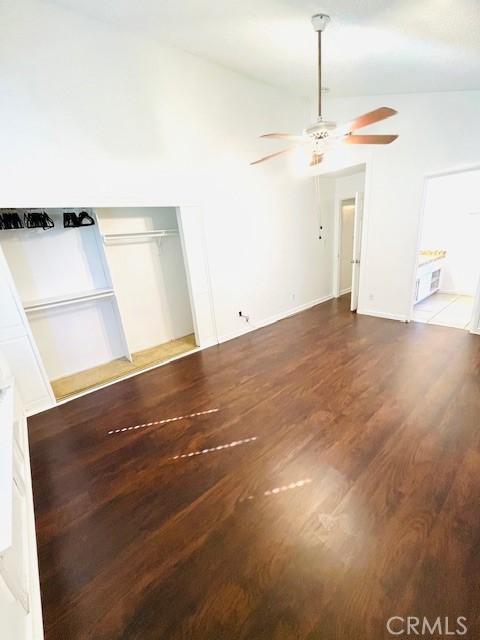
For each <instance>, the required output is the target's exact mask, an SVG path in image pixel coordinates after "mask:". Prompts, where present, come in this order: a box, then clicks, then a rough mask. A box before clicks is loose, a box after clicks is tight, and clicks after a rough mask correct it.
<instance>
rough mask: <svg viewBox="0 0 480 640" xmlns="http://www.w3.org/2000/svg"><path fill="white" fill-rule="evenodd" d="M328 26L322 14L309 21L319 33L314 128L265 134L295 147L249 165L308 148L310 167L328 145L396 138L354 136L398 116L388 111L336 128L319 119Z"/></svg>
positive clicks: (364, 115)
mask: <svg viewBox="0 0 480 640" xmlns="http://www.w3.org/2000/svg"><path fill="white" fill-rule="evenodd" d="M329 22H330V16H327V15H326V14H324V13H318V14H316V15H314V16H313V17H312V24H313V28H314V29H315V31H316V32H317V33H318V119H317V121H316V122H315V124H313V125H311V126H309V127H307V128H306V129H304V131H303V133H302V134H301V135H294V134H290V133H265V134H264V135H262V136H260V137H261V138H273V139H278V140H287V141H289V142H294V143H295V146H293V147H289V148H288V149H282V150H281V151H277V152H276V153H271V154H270V155H268V156H264V157H263V158H259V159H258V160H255V161H254V162H251V163H250V164H258V163H260V162H265V160H270V159H271V158H275V157H277V156H281V155H284V154H288V153H291V152H292V151H295V150H296V149H297V148H298V146H300V145H307V144H309V145H310V146H311V149H312V157H311V160H310V166H313V165H316V164H319V163H320V162H322V159H323V155H324V153H325V152H326V151H327V150H328V147H329V144H330V143H331V142H333V141H341V142H344V143H346V144H390V143H391V142H393V141H394V140H396V139H397V138H398V136H397V135H387V134H385V135H375V134H367V135H357V134H356V133H355V131H356V130H357V129H362V128H363V127H366V126H367V125H369V124H374V123H375V122H380V121H381V120H385V119H386V118H390V117H391V116H394V115H395V114H396V113H397V112H396V111H395V109H391V108H390V107H380V108H379V109H375V110H374V111H370V112H369V113H365V114H363V115H362V116H359V117H358V118H355V119H354V120H352V121H351V122H347V123H345V124H343V125H338V126H337V124H336V123H335V122H331V121H328V120H324V119H323V117H322V31H324V29H325V28H326V26H327V24H328V23H329Z"/></svg>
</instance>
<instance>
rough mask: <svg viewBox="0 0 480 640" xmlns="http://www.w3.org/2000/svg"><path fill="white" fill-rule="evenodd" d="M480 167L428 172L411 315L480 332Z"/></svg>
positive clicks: (421, 321) (425, 321) (417, 318)
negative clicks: (479, 198)
mask: <svg viewBox="0 0 480 640" xmlns="http://www.w3.org/2000/svg"><path fill="white" fill-rule="evenodd" d="M479 180H480V169H476V170H468V171H455V172H451V173H447V174H442V175H436V176H431V177H428V178H427V180H426V185H425V198H424V210H423V215H422V219H421V223H420V231H419V242H418V251H417V256H416V271H415V280H414V286H413V294H412V310H411V320H413V321H414V322H420V323H424V324H430V325H440V326H444V327H452V328H456V329H463V330H466V331H471V332H475V333H477V332H478V317H477V316H478V313H477V312H476V309H477V308H478V298H479V280H480V253H479V252H478V238H479V237H480V210H479V209H478V205H477V204H476V202H477V199H476V186H475V185H478V181H479Z"/></svg>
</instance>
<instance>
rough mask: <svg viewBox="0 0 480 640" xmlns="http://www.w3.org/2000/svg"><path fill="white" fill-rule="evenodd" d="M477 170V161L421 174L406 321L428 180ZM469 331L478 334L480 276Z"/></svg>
mask: <svg viewBox="0 0 480 640" xmlns="http://www.w3.org/2000/svg"><path fill="white" fill-rule="evenodd" d="M478 170H480V163H478V162H477V163H475V164H468V165H458V166H456V167H452V168H450V169H443V170H442V171H435V172H433V173H426V174H424V176H423V189H422V200H421V204H420V214H419V216H418V221H417V231H416V242H415V255H414V257H413V269H412V275H411V290H410V300H409V307H408V309H407V313H406V314H405V317H406V321H407V322H412V321H413V307H414V306H415V288H416V282H417V270H418V265H419V261H420V248H421V247H420V245H421V241H422V231H423V223H424V220H425V208H426V203H427V189H428V184H429V180H432V179H434V178H441V177H442V176H450V175H455V174H456V173H468V172H469V171H478ZM469 332H470V333H473V334H476V335H480V278H479V281H478V284H477V290H476V294H475V300H474V303H473V310H472V317H471V322H470V329H469Z"/></svg>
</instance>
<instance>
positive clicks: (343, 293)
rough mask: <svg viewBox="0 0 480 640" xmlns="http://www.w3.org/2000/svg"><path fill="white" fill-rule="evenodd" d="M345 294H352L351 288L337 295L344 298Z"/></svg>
mask: <svg viewBox="0 0 480 640" xmlns="http://www.w3.org/2000/svg"><path fill="white" fill-rule="evenodd" d="M346 293H352V287H348V289H343V290H342V291H339V293H338V295H339V296H344V295H345V294H346Z"/></svg>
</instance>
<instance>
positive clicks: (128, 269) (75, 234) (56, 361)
mask: <svg viewBox="0 0 480 640" xmlns="http://www.w3.org/2000/svg"><path fill="white" fill-rule="evenodd" d="M68 210H69V211H72V210H74V209H72V208H69V209H68ZM80 211H81V209H77V212H80ZM87 211H88V212H89V214H90V215H91V216H92V217H93V219H94V220H95V223H96V224H94V225H92V226H85V227H79V228H77V227H67V228H64V226H63V212H64V209H60V208H59V209H47V213H48V215H49V216H50V217H51V218H52V219H53V220H54V223H55V225H54V227H53V228H50V229H48V230H45V231H44V230H37V229H34V230H31V229H15V230H2V231H1V232H0V275H1V277H0V308H1V310H2V313H0V351H1V352H3V353H4V354H5V355H6V357H7V359H8V361H9V363H11V367H12V371H13V372H14V375H15V377H16V379H17V380H18V387H19V390H20V392H21V394H22V396H23V397H24V401H25V407H26V410H27V412H28V414H33V413H36V412H38V411H42V410H44V409H46V408H48V407H51V406H53V405H54V404H55V395H54V392H53V387H54V388H55V389H56V390H57V393H58V395H59V396H62V395H63V393H62V391H61V390H60V389H62V388H63V389H65V386H63V387H62V385H65V384H66V385H67V388H68V384H69V381H62V383H61V384H60V383H59V384H58V385H53V386H52V383H53V382H54V381H58V380H59V379H63V378H68V377H70V376H72V378H75V377H76V374H80V373H81V372H87V371H88V372H90V370H93V369H96V370H97V371H98V370H101V369H102V367H103V365H106V366H105V371H111V370H113V369H114V368H115V366H117V365H116V364H114V365H113V367H109V365H110V364H111V363H112V362H113V361H116V360H118V359H119V358H126V359H128V360H130V361H131V362H132V361H135V358H132V353H134V354H136V353H138V352H144V351H147V350H151V353H152V357H156V355H155V354H157V353H161V349H160V350H159V351H157V348H158V347H162V346H163V345H166V344H167V343H169V342H172V341H175V340H179V345H178V346H179V348H180V349H181V348H182V344H183V346H185V344H192V345H193V341H191V340H187V341H184V342H182V341H181V340H180V339H182V338H186V337H187V336H190V335H191V334H195V342H196V344H197V345H198V346H199V347H201V348H202V347H205V346H210V345H212V344H216V342H217V334H216V327H215V320H214V310H213V301H212V295H211V282H210V277H209V272H208V260H207V256H206V251H205V239H204V235H203V233H204V232H203V222H202V213H201V210H200V209H199V208H198V207H178V208H176V207H172V206H158V207H111V208H98V209H95V210H93V209H87ZM18 212H19V214H20V217H22V215H23V210H18ZM192 348H193V346H192ZM166 351H168V349H167V350H166ZM159 361H160V360H159ZM92 375H93V376H94V377H95V376H96V375H97V373H95V372H94V373H92ZM87 376H88V374H87ZM79 377H81V376H79ZM83 380H85V376H84V377H83ZM106 381H107V382H108V379H107V380H106ZM71 382H72V383H74V380H73V379H72V381H71ZM81 384H82V383H80V386H79V389H81V388H82V387H81ZM102 384H103V383H102ZM73 388H74V387H73ZM72 392H74V391H71V392H70V393H72ZM67 393H68V392H67Z"/></svg>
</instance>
